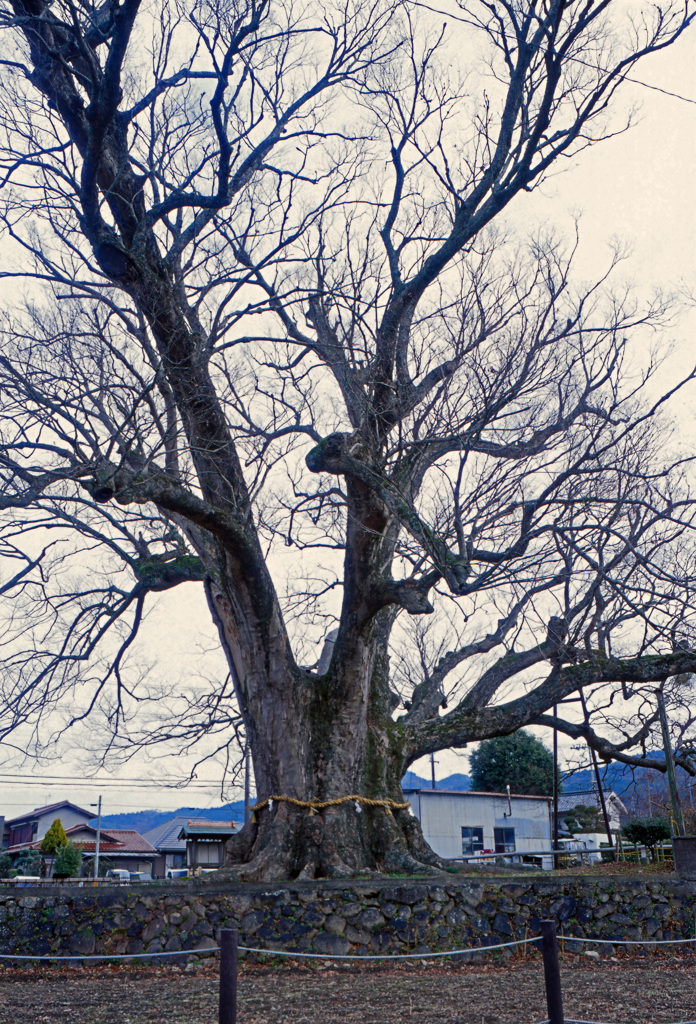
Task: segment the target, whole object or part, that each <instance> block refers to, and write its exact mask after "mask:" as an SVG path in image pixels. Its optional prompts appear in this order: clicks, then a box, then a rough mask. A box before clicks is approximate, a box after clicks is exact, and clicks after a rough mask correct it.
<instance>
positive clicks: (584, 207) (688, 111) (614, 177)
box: [0, 29, 696, 818]
mask: <svg viewBox="0 0 696 1024" xmlns="http://www.w3.org/2000/svg"><path fill="white" fill-rule="evenodd" d="M635 77H636V78H638V79H641V80H642V81H643V82H645V83H646V84H647V85H651V86H656V87H658V88H659V89H662V90H665V92H658V91H655V90H653V89H649V88H646V87H644V86H640V85H634V84H628V85H627V86H626V88H625V90H624V93H623V96H622V102H623V103H624V104H625V105H626V106H628V105H629V104H630V103H632V102H637V103H640V105H641V108H642V110H641V113H640V115H639V116H640V123H638V124H637V125H636V126H635V127H634V128H632V129H631V131H630V132H628V133H627V134H626V135H623V136H621V137H618V138H615V139H613V140H610V141H608V142H606V143H604V144H602V145H600V146H597V147H595V148H594V149H592V150H590V151H588V152H586V153H584V154H582V155H581V156H580V158H579V159H578V160H577V161H575V162H573V163H570V164H569V165H568V168H567V169H566V170H565V171H564V172H563V173H562V174H557V175H555V176H554V177H553V178H552V179H550V181H549V182H548V183H547V184H546V185H545V186H544V187H543V189H541V190H539V191H538V192H536V193H534V194H532V195H523V196H522V198H521V199H520V200H518V201H517V205H516V207H515V208H514V209H513V211H512V216H513V217H514V218H515V219H516V221H517V222H518V223H519V224H520V225H525V226H530V227H531V226H533V225H534V224H537V223H543V222H550V223H553V224H556V225H558V226H559V227H560V228H561V229H562V230H571V229H572V218H573V215H575V214H578V213H579V214H581V223H580V227H581V249H580V260H579V263H578V268H579V271H580V274H581V275H582V276H584V275H587V276H588V277H590V276H594V275H595V274H596V273H597V271H598V270H601V268H602V267H603V266H605V265H606V263H607V261H608V258H609V250H608V243H609V242H610V240H611V239H612V238H613V237H618V238H620V239H622V240H623V241H624V242H626V243H628V245H629V246H630V248H631V250H632V257H631V260H630V261H629V262H628V263H627V264H626V265H625V267H624V269H623V271H622V274H623V275H624V276H625V277H627V278H629V279H630V280H631V281H633V282H634V283H635V286H636V287H637V288H639V289H640V290H641V291H643V292H649V291H650V290H651V289H652V288H663V289H665V290H667V291H671V290H677V289H682V290H684V291H685V292H689V291H690V292H691V294H696V272H695V267H696V259H695V258H694V257H695V256H696V201H695V200H694V192H695V189H694V168H695V167H696V30H693V29H692V30H691V32H690V33H687V35H686V37H685V38H683V39H682V40H681V42H680V43H679V44H678V45H677V46H675V47H672V48H671V49H669V50H668V51H666V52H665V53H662V54H658V55H657V56H655V57H652V58H650V59H648V60H647V61H646V62H644V63H643V64H642V65H640V66H639V68H638V69H637V70H636V72H635ZM668 92H671V93H675V94H678V95H681V96H684V97H687V98H688V99H689V100H690V102H686V101H684V100H682V99H678V98H676V96H669V95H666V94H665V93H668ZM695 328H696V316H695V315H694V312H693V310H692V311H691V312H687V313H686V314H685V315H684V317H683V319H682V320H681V322H680V323H679V324H678V325H676V327H675V329H674V330H673V331H672V332H671V333H670V334H668V336H667V340H669V341H673V342H674V344H675V347H676V355H675V358H674V359H673V361H672V363H671V368H669V367H668V369H667V371H666V372H668V373H673V374H674V375H676V374H677V373H678V372H679V371H680V370H684V371H685V370H686V369H687V368H688V367H689V366H690V364H691V363H693V361H694V353H695V350H696V348H695V346H694V343H693V339H694V332H695ZM693 398H694V395H693V391H691V392H688V393H687V394H685V395H684V396H683V398H681V399H680V427H681V428H683V431H684V436H685V437H689V436H694V435H696V431H695V430H694V414H693V408H694V403H693ZM201 632H202V633H203V634H204V635H205V636H211V627H210V619H209V616H208V613H207V609H206V607H205V604H204V601H203V594H202V590H201V588H199V587H195V586H192V585H187V586H185V587H183V588H179V589H178V590H176V591H175V592H170V593H168V594H166V595H163V596H161V597H160V598H159V600H158V603H157V606H156V607H155V608H154V609H153V610H152V611H151V613H150V621H149V625H148V629H147V634H146V635H147V638H148V640H147V648H146V649H147V652H148V655H149V656H150V657H153V656H154V657H156V658H157V659H158V660H159V661H160V665H161V668H162V670H163V671H164V672H166V674H167V675H168V676H169V677H170V678H171V679H172V680H176V679H180V680H181V683H182V686H186V685H187V681H188V680H189V679H190V678H191V676H192V674H193V673H195V672H197V671H201V670H204V669H205V666H206V665H207V666H208V668H209V669H210V671H211V673H215V672H217V671H223V672H224V667H223V664H222V660H221V658H220V657H219V656H216V655H215V654H212V653H207V654H203V653H202V652H201V650H200V647H199V639H200V634H201ZM143 649H145V647H144V648H143ZM546 732H548V730H547V731H546ZM538 734H539V735H540V737H541V738H544V739H545V740H546V741H547V742H550V735H547V736H544V731H543V730H539V731H538ZM437 760H438V766H437V772H438V775H439V776H440V777H442V776H444V775H447V774H449V773H450V772H455V771H467V768H468V765H467V759H466V757H464V756H462V755H458V754H454V753H441V754H439V755H437ZM188 768H189V764H188V762H186V761H185V759H172V758H170V759H168V760H166V761H163V762H161V763H152V762H150V763H148V762H147V761H146V760H145V759H142V758H140V759H137V760H136V761H134V762H132V763H131V764H130V765H129V766H126V767H125V768H124V769H123V770H122V771H121V772H120V773H119V774H120V775H121V777H122V778H123V780H124V781H122V782H111V783H108V784H107V783H104V784H103V785H100V784H98V783H96V782H89V783H83V782H81V781H79V780H80V778H82V777H84V763H83V760H82V758H81V756H80V755H79V753H78V752H77V751H74V750H73V751H72V752H71V754H70V755H68V756H67V757H66V759H65V760H64V761H63V762H62V763H56V764H53V765H52V766H50V767H47V768H46V769H37V770H36V772H35V774H34V784H32V785H31V786H28V785H26V784H25V783H22V782H21V781H20V780H16V782H10V780H9V779H8V778H7V777H6V776H4V777H3V778H2V789H1V790H0V793H1V796H0V813H4V814H5V816H6V817H8V818H9V817H14V816H16V815H18V814H20V813H22V812H23V811H25V810H29V809H31V808H33V807H36V806H39V805H41V804H45V803H52V802H55V801H58V800H61V799H70V800H73V801H74V802H76V803H78V804H80V805H82V806H87V805H88V804H89V803H91V802H92V801H96V798H97V795H98V794H99V793H101V794H102V796H103V812H104V813H105V814H108V813H118V812H121V811H126V810H138V809H141V808H158V809H162V810H167V809H172V810H173V809H175V808H177V807H179V806H181V805H185V804H188V805H193V806H199V807H210V806H217V805H219V803H220V802H221V801H220V792H219V780H218V778H217V777H216V774H217V773H215V772H214V773H213V776H212V777H211V773H210V771H209V770H208V771H207V772H203V773H202V774H203V779H202V780H199V781H198V782H197V783H196V784H195V785H193V786H189V787H188V788H186V789H183V790H181V789H171V788H163V787H162V786H161V784H160V782H161V779H162V778H165V777H167V778H179V777H182V776H184V775H185V774H186V773H187V771H188ZM413 769H414V770H415V771H417V772H419V773H420V774H421V775H429V765H428V763H427V761H426V760H425V759H424V760H423V761H422V762H420V763H416V764H415V765H414V766H413ZM103 774H104V773H100V775H101V776H102V777H103ZM49 775H53V776H56V775H61V776H71V777H73V779H74V781H73V780H70V781H68V780H67V779H66V781H65V782H55V783H54V782H52V781H50V780H48V779H46V781H42V778H41V777H42V776H49ZM127 779H137V780H142V781H137V782H135V781H133V782H128V781H126V780H127ZM240 796H241V791H239V790H238V791H236V792H230V793H229V797H230V798H231V799H239V797H240Z"/></svg>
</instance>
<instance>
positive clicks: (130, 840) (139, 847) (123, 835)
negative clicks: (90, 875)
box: [4, 802, 157, 873]
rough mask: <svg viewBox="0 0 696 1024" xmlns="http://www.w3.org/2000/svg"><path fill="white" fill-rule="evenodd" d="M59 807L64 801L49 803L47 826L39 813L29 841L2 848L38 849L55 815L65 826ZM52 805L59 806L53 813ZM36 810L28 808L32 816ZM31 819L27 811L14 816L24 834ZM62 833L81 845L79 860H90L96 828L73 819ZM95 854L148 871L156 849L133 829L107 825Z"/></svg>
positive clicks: (118, 864) (12, 850)
mask: <svg viewBox="0 0 696 1024" xmlns="http://www.w3.org/2000/svg"><path fill="white" fill-rule="evenodd" d="M64 803H65V802H64ZM73 806H74V805H73ZM63 807H64V804H54V805H51V813H50V821H49V822H48V826H46V822H45V818H42V817H41V816H39V821H38V827H37V828H36V829H34V836H35V838H33V839H32V841H29V842H27V841H25V842H17V843H14V844H13V845H12V846H8V847H7V848H6V849H5V851H4V852H6V853H9V854H10V856H13V855H17V854H19V853H20V851H21V850H40V849H41V842H42V840H43V838H44V836H45V835H46V832H47V831H48V828H49V827H50V826H51V825H52V824H53V822H54V821H55V819H56V817H59V818H60V820H61V824H63V827H65V824H64V818H65V819H68V814H65V812H64V810H63V809H62V808H63ZM55 808H61V811H60V813H55V814H54V810H55ZM78 809H79V808H78ZM38 810H39V811H46V808H38ZM36 813H37V812H36V811H34V812H32V814H33V815H34V816H36ZM83 814H84V815H87V816H88V817H92V815H91V814H89V812H87V811H84V812H83ZM73 816H76V815H73ZM31 819H32V816H31V815H25V816H24V817H23V818H22V819H15V820H18V821H19V824H20V827H21V828H23V829H26V831H25V833H24V834H25V835H28V831H29V825H31V826H32V827H33V825H34V824H35V823H36V822H35V821H33V820H31ZM68 820H69V819H68ZM7 824H9V825H13V824H14V821H13V822H8V823H7ZM20 834H21V833H20ZM65 834H66V836H67V837H68V839H69V840H70V842H72V843H75V844H79V845H80V846H81V847H82V859H83V861H86V860H92V859H93V858H94V857H95V855H96V850H97V829H96V827H95V826H94V825H90V824H89V822H87V821H84V820H82V821H79V822H77V824H74V825H71V826H68V828H66V829H65ZM16 835H17V833H15V834H14V835H13V833H12V831H11V830H10V836H11V837H13V838H16ZM99 857H100V860H101V861H102V862H104V861H112V862H113V863H114V866H115V867H117V868H123V869H124V870H126V871H144V872H150V873H152V872H153V865H154V863H155V860H156V858H157V850H156V849H155V848H154V846H152V845H151V844H150V843H148V842H147V840H146V839H144V838H143V836H141V835H140V833H139V832H136V831H135V830H134V829H113V828H110V829H102V830H101V834H100V836H99Z"/></svg>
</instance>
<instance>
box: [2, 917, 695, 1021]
mask: <svg viewBox="0 0 696 1024" xmlns="http://www.w3.org/2000/svg"><path fill="white" fill-rule="evenodd" d="M223 930H225V929H223ZM560 938H561V940H562V941H565V942H578V943H582V944H583V945H595V944H597V943H603V944H605V945H610V946H646V947H648V948H652V947H653V946H684V945H687V944H688V943H692V942H696V936H691V937H690V938H689V937H685V938H682V939H586V938H576V936H574V935H561V936H560ZM542 941H543V937H542V936H541V935H532V936H529V937H528V938H526V939H515V940H514V942H497V943H495V944H494V945H491V946H465V947H464V948H463V949H447V950H443V951H442V952H439V953H303V952H301V951H300V950H295V949H270V948H268V947H261V946H239V945H238V946H237V949H238V950H239V952H240V953H260V954H262V955H264V956H271V957H276V956H283V957H287V958H288V959H291V960H300V959H301V960H352V961H353V962H357V961H363V960H443V959H447V958H448V957H454V956H469V955H471V954H472V953H494V952H495V951H496V950H498V949H510V948H512V947H513V946H539V945H540V943H541V942H542ZM219 952H220V946H210V947H209V948H200V949H195V948H194V949H170V950H165V951H163V952H159V953H92V954H89V955H88V954H83V953H70V954H68V955H65V956H58V955H57V954H55V955H54V954H52V953H36V954H30V953H1V952H0V962H1V961H3V960H45V961H46V962H47V963H50V962H53V961H64V960H70V961H75V960H151V959H154V958H155V957H166V956H179V957H181V956H208V955H210V954H211V953H219ZM540 1024H546V1022H545V1021H541V1022H540ZM567 1024H596V1022H594V1021H580V1022H570V1021H568V1022H567ZM684 1024H696V1021H685V1022H684Z"/></svg>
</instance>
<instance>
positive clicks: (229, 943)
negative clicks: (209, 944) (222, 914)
mask: <svg viewBox="0 0 696 1024" xmlns="http://www.w3.org/2000/svg"><path fill="white" fill-rule="evenodd" d="M237 943H238V935H237V929H236V928H223V929H222V930H221V932H220V1012H219V1017H218V1022H219V1024H237Z"/></svg>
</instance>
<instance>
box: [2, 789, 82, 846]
mask: <svg viewBox="0 0 696 1024" xmlns="http://www.w3.org/2000/svg"><path fill="white" fill-rule="evenodd" d="M94 817H95V815H94V813H93V812H92V811H86V810H85V809H84V808H83V807H78V806H77V804H73V803H71V802H70V800H61V802H60V803H57V804H48V805H47V806H46V807H37V808H35V809H34V810H33V811H29V812H28V813H27V814H20V815H19V816H18V817H16V818H10V819H8V820H7V821H6V822H5V823H4V826H3V832H2V849H3V851H5V852H6V853H9V854H13V853H18V852H19V851H20V850H22V849H25V848H26V847H28V846H33V845H34V844H36V843H38V844H39V845H41V840H42V839H43V837H44V836H45V835H46V833H47V832H48V830H49V828H50V827H51V825H52V824H53V822H54V821H55V820H56V818H60V821H61V824H62V826H63V828H64V829H65V831H66V832H67V831H68V829H70V828H73V827H74V826H76V825H86V824H87V823H88V822H89V821H90V819H92V818H94Z"/></svg>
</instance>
